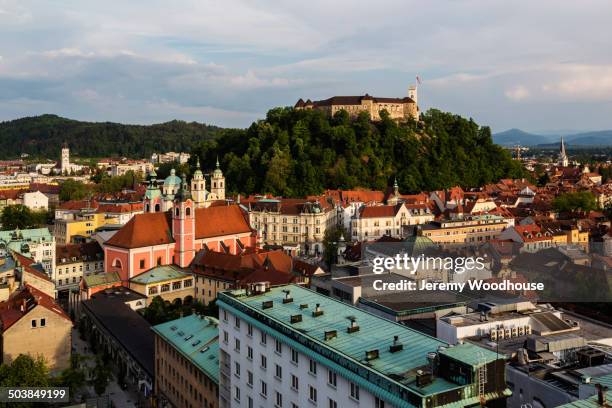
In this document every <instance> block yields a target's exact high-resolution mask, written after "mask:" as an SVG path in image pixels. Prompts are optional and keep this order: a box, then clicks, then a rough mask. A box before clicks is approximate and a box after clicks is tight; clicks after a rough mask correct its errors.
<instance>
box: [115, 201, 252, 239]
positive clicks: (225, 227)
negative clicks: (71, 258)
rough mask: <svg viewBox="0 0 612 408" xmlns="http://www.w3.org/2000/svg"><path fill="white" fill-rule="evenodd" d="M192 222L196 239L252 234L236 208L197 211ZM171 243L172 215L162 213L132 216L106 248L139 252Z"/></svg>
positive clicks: (225, 207)
mask: <svg viewBox="0 0 612 408" xmlns="http://www.w3.org/2000/svg"><path fill="white" fill-rule="evenodd" d="M195 221H196V222H195V224H196V228H195V233H196V234H195V235H196V239H202V238H213V237H220V236H225V235H233V234H242V233H248V232H252V230H251V227H250V226H249V223H248V222H247V220H246V217H245V214H244V213H243V211H242V209H241V208H240V207H239V206H238V205H226V206H218V207H209V208H198V209H196V211H195ZM172 242H174V239H173V237H172V215H171V213H170V212H165V213H145V214H136V215H134V217H132V219H131V220H130V221H128V222H127V223H126V224H125V225H124V226H123V227H122V228H121V229H120V230H119V231H117V233H116V234H115V235H113V236H112V238H111V239H109V240H108V241H107V242H106V245H109V246H115V247H120V248H142V247H147V246H153V245H163V244H169V243H172Z"/></svg>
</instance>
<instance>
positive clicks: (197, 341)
mask: <svg viewBox="0 0 612 408" xmlns="http://www.w3.org/2000/svg"><path fill="white" fill-rule="evenodd" d="M201 342H202V341H201V340H196V341H194V342H193V343H191V345H192V346H193V347H195V346H197V345H198V344H200V343H201Z"/></svg>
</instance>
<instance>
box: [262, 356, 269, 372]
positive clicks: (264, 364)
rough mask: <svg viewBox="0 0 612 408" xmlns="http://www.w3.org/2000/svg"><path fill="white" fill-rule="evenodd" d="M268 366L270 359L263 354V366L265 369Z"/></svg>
mask: <svg viewBox="0 0 612 408" xmlns="http://www.w3.org/2000/svg"><path fill="white" fill-rule="evenodd" d="M267 367H268V359H267V358H266V356H264V355H262V356H261V368H263V369H264V370H265V369H266V368H267Z"/></svg>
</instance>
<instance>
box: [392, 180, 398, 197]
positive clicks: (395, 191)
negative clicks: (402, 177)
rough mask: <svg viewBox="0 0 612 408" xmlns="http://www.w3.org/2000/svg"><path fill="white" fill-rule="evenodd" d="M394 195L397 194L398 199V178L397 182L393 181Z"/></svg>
mask: <svg viewBox="0 0 612 408" xmlns="http://www.w3.org/2000/svg"><path fill="white" fill-rule="evenodd" d="M393 193H394V194H395V196H396V197H397V196H398V195H399V186H398V185H397V177H396V178H395V181H393Z"/></svg>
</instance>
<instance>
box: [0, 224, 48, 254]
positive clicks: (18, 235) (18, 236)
mask: <svg viewBox="0 0 612 408" xmlns="http://www.w3.org/2000/svg"><path fill="white" fill-rule="evenodd" d="M0 241H2V242H4V243H5V244H6V246H7V247H8V248H9V249H11V250H13V251H17V252H19V253H24V252H25V253H27V252H29V251H27V250H24V249H23V248H22V244H27V243H28V242H33V243H37V244H39V243H41V242H52V241H53V236H52V235H51V233H50V232H49V229H48V228H32V229H23V230H22V229H17V230H12V231H0Z"/></svg>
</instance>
